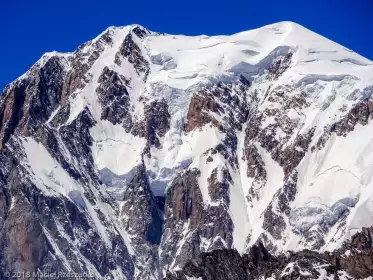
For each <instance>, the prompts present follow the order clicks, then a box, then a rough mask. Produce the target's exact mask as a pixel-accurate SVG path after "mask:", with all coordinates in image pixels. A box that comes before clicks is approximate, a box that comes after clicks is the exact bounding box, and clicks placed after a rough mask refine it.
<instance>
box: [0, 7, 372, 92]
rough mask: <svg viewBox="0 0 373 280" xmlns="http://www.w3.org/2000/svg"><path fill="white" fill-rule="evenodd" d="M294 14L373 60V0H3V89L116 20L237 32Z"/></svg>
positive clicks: (191, 31)
mask: <svg viewBox="0 0 373 280" xmlns="http://www.w3.org/2000/svg"><path fill="white" fill-rule="evenodd" d="M284 20H289V21H294V22H297V23H299V24H301V25H303V26H305V27H307V28H309V29H311V30H313V31H315V32H317V33H319V34H321V35H324V36H326V37H328V38H330V39H332V40H334V41H336V42H338V43H340V44H342V45H344V46H346V47H348V48H350V49H352V50H354V51H356V52H358V53H360V54H361V55H363V56H365V57H367V58H369V59H371V60H373V0H354V1H346V0H339V1H338V0H310V1H299V0H297V1H295V0H283V1H278V0H277V1H273V0H267V1H265V0H255V1H252V0H243V1H241V0H231V1H229V0H226V1H220V2H219V1H211V0H188V1H176V0H172V1H171V0H167V1H162V0H158V1H144V0H143V1H138V0H137V1H136V0H131V1H126V0H120V1H119V0H118V1H116V0H101V1H97V0H64V1H53V0H35V1H32V0H0V63H1V67H0V89H2V88H3V87H4V86H5V85H6V84H7V83H9V82H11V81H12V80H14V79H15V78H17V77H18V76H19V75H21V74H23V73H24V72H25V71H26V70H27V69H28V68H29V67H30V66H31V65H32V64H33V63H34V62H35V61H36V60H37V59H38V58H39V57H40V56H41V55H42V54H43V53H45V52H47V51H52V50H57V51H73V50H75V49H76V47H77V46H78V45H79V44H81V43H83V42H85V41H88V40H90V39H92V38H94V37H95V36H96V35H98V34H99V33H100V32H102V31H103V30H105V29H106V28H107V27H108V26H111V25H116V26H121V25H128V24H132V23H138V24H141V25H143V26H145V27H147V28H149V29H150V30H153V31H160V32H166V33H174V34H188V35H198V34H207V35H215V34H232V33H236V32H239V31H244V30H248V29H252V28H257V27H260V26H263V25H266V24H270V23H274V22H278V21H284Z"/></svg>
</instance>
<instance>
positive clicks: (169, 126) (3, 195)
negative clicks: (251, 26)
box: [0, 22, 373, 279]
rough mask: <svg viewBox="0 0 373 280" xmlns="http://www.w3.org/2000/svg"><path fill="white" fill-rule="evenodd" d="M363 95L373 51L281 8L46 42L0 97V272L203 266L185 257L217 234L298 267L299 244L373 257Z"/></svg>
mask: <svg viewBox="0 0 373 280" xmlns="http://www.w3.org/2000/svg"><path fill="white" fill-rule="evenodd" d="M372 95H373V62H371V61H369V60H367V59H365V58H363V57H361V56H360V55H358V54H356V53H354V52H353V51H351V50H349V49H346V48H344V47H342V46H340V45H338V44H336V43H334V42H332V41H330V40H328V39H326V38H324V37H321V36H319V35H317V34H315V33H313V32H311V31H309V30H307V29H305V28H303V27H302V26H299V25H297V24H295V23H291V22H281V23H276V24H273V25H268V26H265V27H262V28H259V29H255V30H250V31H246V32H241V33H238V34H234V35H231V36H213V37H209V36H205V35H203V36H196V37H188V36H182V35H169V34H162V33H156V32H151V31H149V30H147V29H146V28H144V27H142V26H139V25H131V26H125V27H110V28H108V29H107V30H106V31H104V32H103V33H102V34H100V35H99V36H98V37H97V38H95V39H93V40H91V41H89V42H87V43H84V44H83V45H81V46H80V47H79V48H78V49H77V50H76V51H74V52H72V53H58V52H52V53H47V54H45V55H44V56H43V57H42V58H41V59H40V60H39V61H37V62H36V63H35V64H34V65H33V66H32V68H31V69H30V70H29V71H28V72H26V73H25V74H24V75H22V76H21V77H19V78H18V79H17V80H16V81H14V82H13V83H11V84H9V85H8V86H7V87H6V88H5V89H4V91H3V94H2V95H1V97H0V278H1V279H3V278H5V275H6V274H7V273H13V272H17V271H25V272H31V273H32V272H40V273H41V272H48V271H51V272H53V271H59V272H64V271H65V272H74V273H78V274H80V276H81V277H82V278H83V279H85V278H86V279H88V278H89V276H93V278H94V279H104V278H105V279H162V278H163V277H166V274H167V273H168V277H181V278H177V279H197V277H200V279H214V278H206V277H207V276H206V275H204V274H201V273H200V274H198V273H197V274H198V275H197V274H196V273H194V274H193V273H192V272H191V271H197V270H198V269H199V270H198V271H202V270H203V269H202V268H198V266H200V265H201V264H197V263H192V264H191V263H190V260H193V259H199V258H200V257H199V256H200V255H201V253H202V255H201V256H207V255H208V254H213V256H212V257H211V258H212V259H213V258H214V254H215V253H214V252H216V254H217V255H215V257H216V256H217V259H218V260H219V262H218V263H220V262H221V261H222V260H224V258H226V259H227V263H228V264H229V261H230V262H232V260H234V259H235V258H234V256H236V257H237V258H240V254H241V256H248V257H247V258H249V259H250V260H251V258H254V257H255V258H254V259H255V260H257V256H258V254H259V255H260V256H261V257H260V259H261V260H262V259H263V258H262V256H263V254H264V255H265V256H267V257H268V256H269V257H268V258H269V259H267V261H268V263H270V261H269V260H273V259H275V258H276V256H283V257H281V261H278V259H277V260H276V262H275V263H276V267H277V270H276V271H275V270H274V269H272V268H273V267H272V268H271V269H272V270H268V267H266V268H265V269H267V270H265V269H264V268H260V271H262V270H263V269H264V270H265V273H264V272H263V273H264V274H260V273H259V272H258V269H257V265H258V262H257V261H255V263H256V266H255V267H256V270H255V271H256V272H255V273H256V274H255V273H254V272H252V270H250V269H251V268H250V269H247V268H242V267H245V266H244V265H243V266H242V267H241V268H242V269H244V270H245V269H246V270H247V271H251V272H252V273H251V276H250V277H252V278H250V279H263V277H264V278H268V279H270V277H275V278H274V279H278V277H279V276H278V275H279V273H280V274H281V273H282V274H281V275H282V276H281V277H283V279H298V278H290V277H293V276H294V275H293V276H289V275H290V274H289V275H288V274H286V273H287V272H289V271H293V270H294V269H293V268H294V266H295V264H296V263H297V261H298V262H299V259H297V258H298V257H299V256H300V257H299V258H303V259H304V258H306V257H307V256H310V255H307V253H304V252H309V251H304V250H306V249H309V250H312V251H313V252H311V253H312V254H313V255H312V256H311V257H309V263H310V264H311V265H310V266H312V264H316V263H317V262H316V261H315V262H313V261H312V260H316V259H318V260H320V259H323V258H324V261H325V262H326V263H333V260H335V259H338V265H337V264H336V263H333V264H332V265H334V266H333V269H334V270H335V275H337V276H336V277H341V279H348V277H355V278H359V277H360V278H362V277H368V276H369V275H373V271H372V269H371V268H369V267H370V265H371V264H372V263H373V253H372V250H373V248H372V244H371V243H372V242H371V241H370V243H369V242H368V241H369V240H371V232H372V231H371V230H370V229H369V230H368V229H366V227H370V226H373V178H372V175H373V154H372V153H373V149H372V147H373V146H372V145H373V122H372V121H371V119H372V118H373V97H372ZM362 228H365V229H362ZM362 238H363V239H364V238H365V239H366V240H368V241H367V242H368V243H367V244H368V245H366V242H365V243H364V244H365V245H364V246H362V245H361V246H360V245H359V244H362V241H361V240H362ZM357 239H358V240H359V242H355V243H354V242H353V240H357ZM365 239H364V240H365ZM349 240H352V241H349ZM348 244H350V245H348ZM351 244H353V245H351ZM369 244H370V245H369ZM359 246H360V247H359ZM255 248H260V249H255ZM342 248H345V249H344V250H343V249H342ZM221 249H232V250H231V251H229V250H228V251H224V250H223V251H222V250H221ZM258 250H259V251H258ZM288 251H291V252H293V253H292V254H294V255H292V256H296V257H289V256H287V255H286V254H288V253H286V252H288ZM329 251H334V253H333V257H334V259H332V258H328V257H326V256H325V254H329V253H326V252H329ZM347 251H348V252H347ZM207 252H210V253H207ZM219 252H223V253H222V255H219V254H220V253H219ZM224 252H228V253H227V255H226V254H225V253H224ZM253 252H254V253H253ZM255 252H256V253H255ZM258 252H259V253H258ZM263 252H264V253H263ZM206 254H207V255H206ZM232 254H233V255H232ZM236 254H237V255H236ZM284 254H285V255H286V257H284V256H285V255H284ZM317 254H319V255H317ZM361 254H365V255H364V256H365V257H362V255H361ZM253 255H254V257H253ZM232 256H233V257H232ZM305 256H306V257H305ZM321 256H323V257H321ZM328 256H329V255H328ZM267 257H266V258H267ZM203 258H204V257H202V259H203ZM243 258H244V257H243ZM247 258H246V259H247ZM266 258H264V259H265V260H266ZM359 258H363V261H361V262H359V263H360V264H361V266H359V265H351V262H354V261H355V262H356V260H361V259H359ZM188 261H189V262H188ZM267 261H266V262H267ZM244 262H245V261H243V263H244ZM279 263H281V265H280V264H279ZM341 263H342V264H341ZM343 263H347V264H348V265H343ZM186 264H189V266H188V265H187V267H189V268H190V267H191V265H192V266H193V265H194V266H193V267H194V269H191V270H190V269H189V270H188V269H186V270H182V268H183V267H184V266H185V265H186ZM317 265H318V266H319V267H324V266H325V264H324V263H322V262H321V263H317ZM219 267H220V265H219ZM356 267H359V269H358V272H357V271H356V269H357V268H356ZM201 269H202V270H201ZM238 269H239V268H238ZM324 270H325V269H324ZM183 271H184V272H185V273H184V272H183ZM316 271H318V272H315V273H311V274H310V275H311V276H312V277H311V276H310V275H308V274H307V275H306V276H305V275H303V274H300V275H301V276H302V275H303V276H304V277H306V278H301V279H309V278H315V279H317V278H318V277H323V276H322V275H324V274H322V273H324V272H322V273H321V272H320V271H321V270H320V269H319V270H316ZM176 272H177V273H179V274H178V276H175V275H176ZM298 272H299V269H298ZM329 272H330V271H329ZM84 273H85V274H84ZM87 273H88V274H89V275H88V276H87V275H86V274H87ZM188 273H189V274H188ZM272 273H275V274H276V273H277V274H276V275H277V276H272ZM308 273H310V272H308ZM333 273H334V272H333ZM329 274H330V273H329ZM329 274H328V275H329ZM188 275H189V276H188ZM253 275H255V277H254V276H253ZM320 275H321V276H320ZM333 275H334V274H333ZM210 276H211V275H210ZM287 276H288V277H289V278H286V277H287ZM58 277H60V278H61V279H62V278H63V277H62V276H58ZM58 277H57V276H56V279H59V278H58ZM192 277H195V278H192ZM227 277H228V276H227ZM235 277H236V278H235ZM237 277H241V276H232V278H226V279H246V278H237ZM243 277H246V276H243ZM260 277H262V278H260ZM276 277H277V278H276ZM307 277H308V278H307ZM325 277H326V276H325ZM343 277H344V278H343ZM89 279H92V278H89ZM170 279H171V278H170ZM216 279H217V278H216ZM319 279H327V278H319Z"/></svg>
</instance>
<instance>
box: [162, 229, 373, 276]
mask: <svg viewBox="0 0 373 280" xmlns="http://www.w3.org/2000/svg"><path fill="white" fill-rule="evenodd" d="M371 234H372V228H363V230H362V232H359V233H356V234H355V235H354V236H352V238H351V240H350V241H348V242H346V243H344V244H343V246H342V247H341V248H340V249H338V250H336V251H334V252H332V253H330V252H325V253H318V252H313V251H309V250H304V251H300V252H295V253H294V252H288V253H287V254H280V255H276V256H274V255H272V254H270V253H269V252H268V251H267V250H266V248H265V247H264V246H263V244H262V243H260V242H259V243H258V244H255V245H253V246H252V247H251V248H250V250H249V251H248V252H247V253H246V254H244V255H242V256H241V255H240V254H239V253H238V252H237V251H236V250H228V249H221V250H216V251H212V252H208V253H202V254H201V255H200V256H199V257H198V258H195V259H193V260H190V261H188V262H187V263H186V265H185V266H184V268H183V269H182V270H181V271H178V272H176V273H169V274H168V275H167V276H166V278H165V279H168V280H179V279H180V280H185V279H202V280H210V279H211V280H215V279H216V280H219V279H235V280H249V279H283V280H285V279H363V278H367V277H369V276H371V275H372V249H373V247H372V241H371V237H372V236H371Z"/></svg>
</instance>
